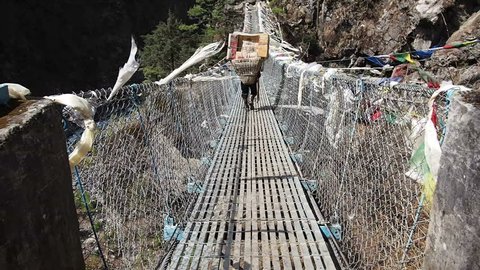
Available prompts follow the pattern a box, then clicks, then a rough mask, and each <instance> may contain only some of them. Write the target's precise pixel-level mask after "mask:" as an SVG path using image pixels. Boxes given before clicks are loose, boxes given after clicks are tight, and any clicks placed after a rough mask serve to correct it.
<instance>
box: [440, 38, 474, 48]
mask: <svg viewBox="0 0 480 270" xmlns="http://www.w3.org/2000/svg"><path fill="white" fill-rule="evenodd" d="M478 42H479V40H478V39H475V40H468V41H464V42H458V43H453V44H447V45H445V46H443V47H442V48H443V49H454V48H462V47H465V46H469V45H473V44H476V43H478Z"/></svg>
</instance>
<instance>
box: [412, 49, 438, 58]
mask: <svg viewBox="0 0 480 270" xmlns="http://www.w3.org/2000/svg"><path fill="white" fill-rule="evenodd" d="M433 52H434V50H431V49H429V50H420V51H414V52H412V57H413V58H414V59H417V60H422V59H428V58H430V57H432V55H433Z"/></svg>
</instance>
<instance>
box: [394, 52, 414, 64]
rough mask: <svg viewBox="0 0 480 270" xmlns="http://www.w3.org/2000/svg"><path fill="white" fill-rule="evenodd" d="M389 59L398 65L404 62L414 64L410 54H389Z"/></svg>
mask: <svg viewBox="0 0 480 270" xmlns="http://www.w3.org/2000/svg"><path fill="white" fill-rule="evenodd" d="M390 59H392V60H393V61H396V62H400V63H406V62H408V63H412V64H414V63H415V61H413V59H412V56H411V55H410V53H392V54H390Z"/></svg>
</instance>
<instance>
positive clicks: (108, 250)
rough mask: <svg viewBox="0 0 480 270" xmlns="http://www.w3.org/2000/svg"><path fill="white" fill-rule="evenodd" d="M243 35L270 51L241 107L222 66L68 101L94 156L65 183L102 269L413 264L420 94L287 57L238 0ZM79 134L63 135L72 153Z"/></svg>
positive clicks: (265, 12) (442, 113) (417, 234)
mask: <svg viewBox="0 0 480 270" xmlns="http://www.w3.org/2000/svg"><path fill="white" fill-rule="evenodd" d="M244 32H253V33H255V32H266V33H268V34H270V35H271V36H272V42H273V44H272V50H271V52H270V55H271V56H270V58H269V59H268V60H267V61H266V63H265V68H264V72H263V73H262V77H261V82H260V85H261V87H260V94H259V101H258V102H257V103H256V104H255V107H256V108H255V110H253V111H248V110H246V109H245V108H243V103H242V102H241V98H240V89H239V88H240V81H239V78H238V76H236V74H234V73H233V71H231V70H229V69H228V68H225V67H219V68H215V69H212V70H210V71H208V72H205V73H202V74H197V75H194V76H193V77H192V78H190V79H185V78H179V79H176V80H174V81H173V82H171V83H169V84H168V85H161V86H159V85H156V84H141V85H131V86H127V87H124V88H122V89H121V91H119V93H118V94H117V96H116V97H115V98H114V99H112V100H111V101H108V102H106V99H107V97H108V95H109V91H110V90H104V89H101V90H95V91H86V92H81V93H78V95H79V96H82V97H84V98H86V99H87V100H89V101H90V102H91V103H92V104H97V106H96V108H97V112H96V121H97V123H98V131H97V135H96V140H95V145H94V149H93V150H92V153H91V154H90V155H89V156H88V157H87V158H85V160H84V161H83V162H82V164H80V166H78V168H77V169H78V173H77V174H76V177H75V178H76V180H77V181H78V182H79V183H83V186H84V187H85V191H84V192H85V193H88V195H89V197H90V198H92V200H94V201H95V202H96V207H95V209H93V211H94V212H95V216H96V219H97V221H98V223H99V224H100V226H97V227H100V229H99V231H98V233H99V237H98V238H99V247H100V248H101V249H102V250H103V251H104V253H105V264H107V265H109V266H110V268H120V269H125V268H128V269H132V268H143V269H145V268H146V269H151V268H155V267H157V268H159V269H341V268H350V267H352V268H357V269H392V268H399V269H402V268H408V269H416V268H420V266H421V263H422V260H423V255H424V247H425V238H426V233H427V228H428V219H429V216H428V209H427V207H425V205H426V201H427V199H425V198H426V195H425V194H426V192H425V188H424V186H423V184H422V182H421V181H420V180H419V179H418V178H419V176H418V171H419V170H420V169H419V168H422V165H424V164H425V160H422V161H420V162H416V163H415V162H413V163H412V161H411V156H412V153H413V152H415V149H416V147H417V144H418V140H419V138H421V136H420V134H421V132H420V131H419V130H421V129H422V127H423V126H424V124H425V121H423V118H424V117H426V115H427V112H428V108H427V107H426V104H427V101H428V100H429V98H430V96H431V94H432V91H430V90H428V89H425V88H423V87H421V86H417V85H406V86H395V87H393V86H390V85H389V84H382V83H381V82H379V81H378V80H374V79H363V78H359V77H356V76H351V75H347V74H344V73H341V72H338V73H332V72H331V70H330V71H327V70H326V69H319V68H315V67H313V66H312V65H308V64H306V63H303V62H301V61H299V60H296V57H295V52H294V49H293V48H291V46H290V45H288V44H287V43H285V42H284V41H282V38H281V33H280V30H279V28H278V24H277V23H276V21H275V18H274V16H273V14H272V13H271V11H270V10H269V8H268V5H267V4H265V3H264V2H259V3H257V4H256V5H246V8H245V23H244ZM292 51H293V52H292ZM447 101H448V100H447ZM445 104H446V100H445V99H444V98H443V97H441V98H439V99H438V101H437V106H438V112H437V114H438V115H437V116H438V119H439V121H438V123H439V126H442V125H443V126H444V123H445V119H446V113H447V111H446V110H445V108H446V106H445ZM67 130H68V128H67ZM78 139H79V136H78V134H77V133H75V132H73V131H72V135H71V136H70V139H69V145H70V146H73V145H74V143H75V142H76V141H77V140H78ZM84 255H85V257H86V260H87V261H88V257H89V256H95V255H92V254H84Z"/></svg>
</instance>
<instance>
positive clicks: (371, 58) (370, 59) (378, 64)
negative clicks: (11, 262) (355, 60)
mask: <svg viewBox="0 0 480 270" xmlns="http://www.w3.org/2000/svg"><path fill="white" fill-rule="evenodd" d="M366 59H367V61H368V62H370V63H372V64H373V65H374V66H376V67H384V66H385V65H386V64H387V63H385V62H384V61H382V59H380V58H378V57H375V56H369V57H367V58H366Z"/></svg>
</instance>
